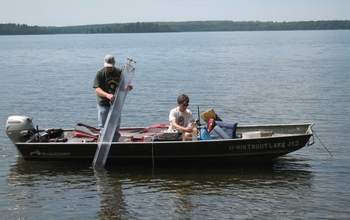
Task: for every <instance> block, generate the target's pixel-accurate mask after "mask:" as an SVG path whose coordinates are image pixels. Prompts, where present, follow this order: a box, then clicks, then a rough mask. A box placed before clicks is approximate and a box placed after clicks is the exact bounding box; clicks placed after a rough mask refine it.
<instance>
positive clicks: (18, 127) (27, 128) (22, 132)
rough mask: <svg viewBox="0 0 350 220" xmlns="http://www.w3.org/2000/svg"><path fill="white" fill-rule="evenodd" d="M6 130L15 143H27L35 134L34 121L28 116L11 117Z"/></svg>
mask: <svg viewBox="0 0 350 220" xmlns="http://www.w3.org/2000/svg"><path fill="white" fill-rule="evenodd" d="M5 129H6V134H7V136H8V137H9V138H10V139H11V141H12V142H13V143H16V142H26V141H28V140H29V139H31V138H33V137H34V134H35V128H34V123H33V119H32V118H29V117H27V116H18V115H16V116H9V117H8V119H7V121H6V128H5Z"/></svg>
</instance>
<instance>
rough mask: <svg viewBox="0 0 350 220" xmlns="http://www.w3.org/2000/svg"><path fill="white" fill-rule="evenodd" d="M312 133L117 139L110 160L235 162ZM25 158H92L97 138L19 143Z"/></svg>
mask: <svg viewBox="0 0 350 220" xmlns="http://www.w3.org/2000/svg"><path fill="white" fill-rule="evenodd" d="M311 136H312V133H305V134H291V135H287V136H280V137H279V136H276V137H260V138H250V139H242V138H236V139H228V140H224V139H220V140H198V141H164V140H163V141H151V142H116V143H112V144H111V148H110V151H109V154H108V158H107V164H125V165H130V164H131V165H158V164H172V165H184V164H199V165H200V164H207V165H218V164H234V163H254V162H262V161H267V160H271V159H274V158H277V157H280V156H282V155H285V154H288V153H291V152H294V151H296V150H299V149H301V148H303V147H305V146H306V145H308V143H309V139H310V137H311ZM15 145H16V147H17V149H18V151H19V152H20V154H21V155H22V157H23V158H24V159H25V160H75V161H82V160H90V162H92V160H93V158H94V155H95V152H96V149H97V146H98V143H97V142H86V143H84V142H81V143H79V142H78V143H77V142H72V143H69V142H66V143H52V142H48V143H45V142H44V143H15Z"/></svg>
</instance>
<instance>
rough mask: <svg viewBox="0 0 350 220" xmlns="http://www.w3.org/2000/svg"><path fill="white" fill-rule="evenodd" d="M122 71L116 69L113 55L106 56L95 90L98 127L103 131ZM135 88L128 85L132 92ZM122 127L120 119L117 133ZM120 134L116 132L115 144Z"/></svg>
mask: <svg viewBox="0 0 350 220" xmlns="http://www.w3.org/2000/svg"><path fill="white" fill-rule="evenodd" d="M121 75H122V70H121V69H119V68H117V67H115V59H114V57H113V56H112V55H106V57H105V59H104V67H103V68H102V69H100V70H99V71H97V73H96V75H95V78H94V83H93V88H94V89H95V93H96V95H97V113H98V127H99V128H100V129H101V131H102V129H103V127H104V125H105V122H106V119H107V115H108V111H109V108H110V106H111V101H113V100H114V98H115V97H114V93H115V91H116V90H117V88H118V87H119V84H120V79H121ZM132 89H133V86H132V85H131V84H130V85H128V90H129V91H130V90H132ZM119 127H120V119H119V122H118V125H117V131H118V130H119ZM119 137H120V134H119V132H116V133H115V135H114V138H113V141H114V142H117V141H118V140H119Z"/></svg>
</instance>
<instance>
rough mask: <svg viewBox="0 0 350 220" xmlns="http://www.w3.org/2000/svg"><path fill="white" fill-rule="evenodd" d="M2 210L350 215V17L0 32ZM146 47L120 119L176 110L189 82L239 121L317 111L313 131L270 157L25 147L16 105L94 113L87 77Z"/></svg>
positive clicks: (41, 114)
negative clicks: (112, 156)
mask: <svg viewBox="0 0 350 220" xmlns="http://www.w3.org/2000/svg"><path fill="white" fill-rule="evenodd" d="M0 51H1V53H0V74H1V81H0V91H1V95H0V103H1V110H0V119H1V120H0V121H1V122H2V123H3V128H2V132H0V140H1V141H0V150H1V151H0V156H1V160H0V163H1V164H0V165H1V166H0V207H1V208H0V214H1V218H3V219H225V218H231V219H253V218H260V219H349V218H350V211H349V208H348V204H349V203H350V187H349V180H350V178H349V174H350V162H349V161H350V154H349V133H350V116H349V115H350V114H349V113H350V112H349V109H350V74H349V69H350V31H290V32H283V31H280V32H214V33H159V34H110V35H109V34H106V35H53V36H2V37H0ZM106 54H113V55H115V57H116V59H117V65H118V66H121V65H123V63H124V61H125V60H126V58H134V59H135V60H136V61H137V67H136V73H135V75H134V78H133V81H132V83H133V84H134V90H133V91H132V92H130V93H129V94H128V97H127V100H126V102H125V105H124V110H123V113H122V126H148V125H151V124H155V123H167V118H168V113H169V110H170V109H171V108H173V107H175V106H176V98H177V96H178V95H179V94H180V93H186V94H188V95H189V96H190V99H191V101H190V106H189V108H190V109H191V110H192V111H193V112H194V113H195V114H197V106H199V109H200V111H201V112H202V111H205V110H207V109H209V108H214V109H215V111H216V112H217V113H218V115H219V116H220V117H221V118H222V119H223V120H225V121H235V122H238V123H239V124H259V123H294V122H313V123H315V126H314V130H315V132H316V134H317V136H318V137H319V138H320V140H321V141H322V143H323V145H325V146H326V147H327V148H328V149H329V151H330V152H331V153H332V154H333V157H331V156H330V154H329V153H328V152H327V151H326V149H325V148H324V147H323V145H322V143H321V142H320V141H319V140H318V139H317V138H315V141H316V143H315V144H314V145H312V146H310V147H306V148H304V149H302V150H299V151H297V152H295V153H292V154H290V155H287V156H284V157H281V158H279V159H278V160H277V161H275V162H273V163H271V164H266V165H261V166H232V167H219V168H218V167H217V168H210V167H209V168H208V167H206V168H198V167H197V168H181V169H180V168H174V167H157V166H156V167H154V168H152V167H114V166H113V165H111V164H110V165H108V164H107V166H106V170H107V172H106V173H98V174H97V173H94V172H93V171H92V170H91V169H89V168H88V165H90V164H88V165H87V164H79V163H74V162H42V161H24V160H23V159H22V158H21V157H18V154H17V151H16V149H15V147H14V145H13V144H12V143H11V142H10V140H9V139H8V138H7V136H6V134H5V122H6V120H7V117H8V116H10V115H26V116H29V117H33V118H34V123H35V124H37V125H39V127H41V128H49V127H56V128H57V127H62V128H71V127H73V126H74V125H75V124H76V123H78V122H83V123H86V124H90V125H93V126H96V124H97V116H96V108H95V94H94V91H93V89H92V81H93V77H94V75H95V73H96V71H97V70H98V69H99V68H101V67H102V66H103V57H104V56H105V55H106Z"/></svg>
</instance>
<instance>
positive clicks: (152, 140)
mask: <svg viewBox="0 0 350 220" xmlns="http://www.w3.org/2000/svg"><path fill="white" fill-rule="evenodd" d="M153 143H154V136H152V167H153V169H154V151H153Z"/></svg>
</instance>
